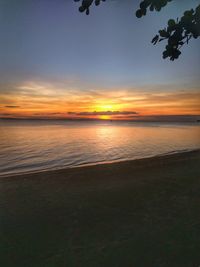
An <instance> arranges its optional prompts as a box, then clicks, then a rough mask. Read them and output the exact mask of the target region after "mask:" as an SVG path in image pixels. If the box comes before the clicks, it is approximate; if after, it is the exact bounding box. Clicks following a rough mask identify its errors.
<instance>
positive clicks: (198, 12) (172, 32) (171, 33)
mask: <svg viewBox="0 0 200 267" xmlns="http://www.w3.org/2000/svg"><path fill="white" fill-rule="evenodd" d="M74 1H75V2H79V1H80V0H74ZM105 1H106V0H82V3H81V6H80V7H79V11H80V12H85V13H86V15H89V13H90V6H91V5H92V4H93V3H94V4H95V5H96V6H98V5H99V4H100V3H101V2H105ZM171 1H172V0H144V1H142V2H141V3H140V8H139V9H138V10H137V11H136V17H138V18H141V17H142V16H145V15H146V14H147V11H148V10H150V11H154V10H155V11H160V10H161V9H162V8H163V7H164V6H166V5H167V4H168V2H171ZM199 36H200V5H198V6H197V8H196V9H195V10H194V9H191V10H187V11H185V12H184V14H183V16H182V17H181V18H180V19H179V18H177V19H176V20H174V19H170V20H169V21H168V25H167V27H166V28H164V29H162V30H160V31H159V32H158V34H157V35H156V36H155V37H154V38H153V39H152V41H151V42H152V43H153V44H154V45H155V44H157V43H158V42H161V41H164V40H165V41H167V45H166V47H165V50H164V52H163V58H169V59H170V60H174V59H177V58H178V57H179V56H180V54H181V51H180V49H181V47H182V46H183V45H184V44H188V43H189V41H190V40H191V39H192V38H194V39H197V38H198V37H199Z"/></svg>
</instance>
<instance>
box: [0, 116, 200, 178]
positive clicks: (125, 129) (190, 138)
mask: <svg viewBox="0 0 200 267" xmlns="http://www.w3.org/2000/svg"><path fill="white" fill-rule="evenodd" d="M196 149H200V124H199V123H197V122H194V123H191V122H190V123H175V122H171V123H167V122H126V121H123V122H122V121H65V120H0V176H9V175H16V174H21V173H29V172H39V171H47V170H56V169H63V168H72V167H78V166H85V165H93V164H102V163H111V162H119V161H126V160H132V159H141V158H147V157H153V156H158V155H165V154H172V153H180V152H183V151H191V150H196Z"/></svg>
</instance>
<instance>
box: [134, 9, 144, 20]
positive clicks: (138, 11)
mask: <svg viewBox="0 0 200 267" xmlns="http://www.w3.org/2000/svg"><path fill="white" fill-rule="evenodd" d="M135 15H136V17H137V18H141V17H142V15H143V12H142V10H141V9H138V10H137V11H136V13H135Z"/></svg>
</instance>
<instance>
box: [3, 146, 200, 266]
mask: <svg viewBox="0 0 200 267" xmlns="http://www.w3.org/2000/svg"><path fill="white" fill-rule="evenodd" d="M0 239H1V241H0V266H3V267H18V266H19V267H33V266H34V267H47V266H48V267H51V266H52V267H61V266H67V267H68V266H69V267H71V266H76V267H79V266H81V267H82V266H84V267H85V266H87V267H90V266H91V267H100V266H102V267H107V266H109V267H111V266H114V267H116V266H119V267H121V266H122V267H126V266H127V267H129V266H130V267H134V266H138V267H157V266H158V267H161V266H162V267H168V266H170V267H179V266H180V267H193V266H194V267H198V266H199V265H200V253H199V251H200V151H199V150H197V151H193V152H186V153H180V154H174V155H168V156H162V157H154V158H149V159H142V160H134V161H126V162H121V163H113V164H103V165H96V166H88V167H80V168H73V169H66V170H57V171H49V172H40V173H35V174H25V175H17V176H12V177H5V178H1V179H0Z"/></svg>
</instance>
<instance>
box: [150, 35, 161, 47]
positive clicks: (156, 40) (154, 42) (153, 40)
mask: <svg viewBox="0 0 200 267" xmlns="http://www.w3.org/2000/svg"><path fill="white" fill-rule="evenodd" d="M158 39H159V35H158V34H157V35H156V36H154V38H153V39H152V41H151V42H152V44H154V45H155V44H156V43H157V42H158Z"/></svg>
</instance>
